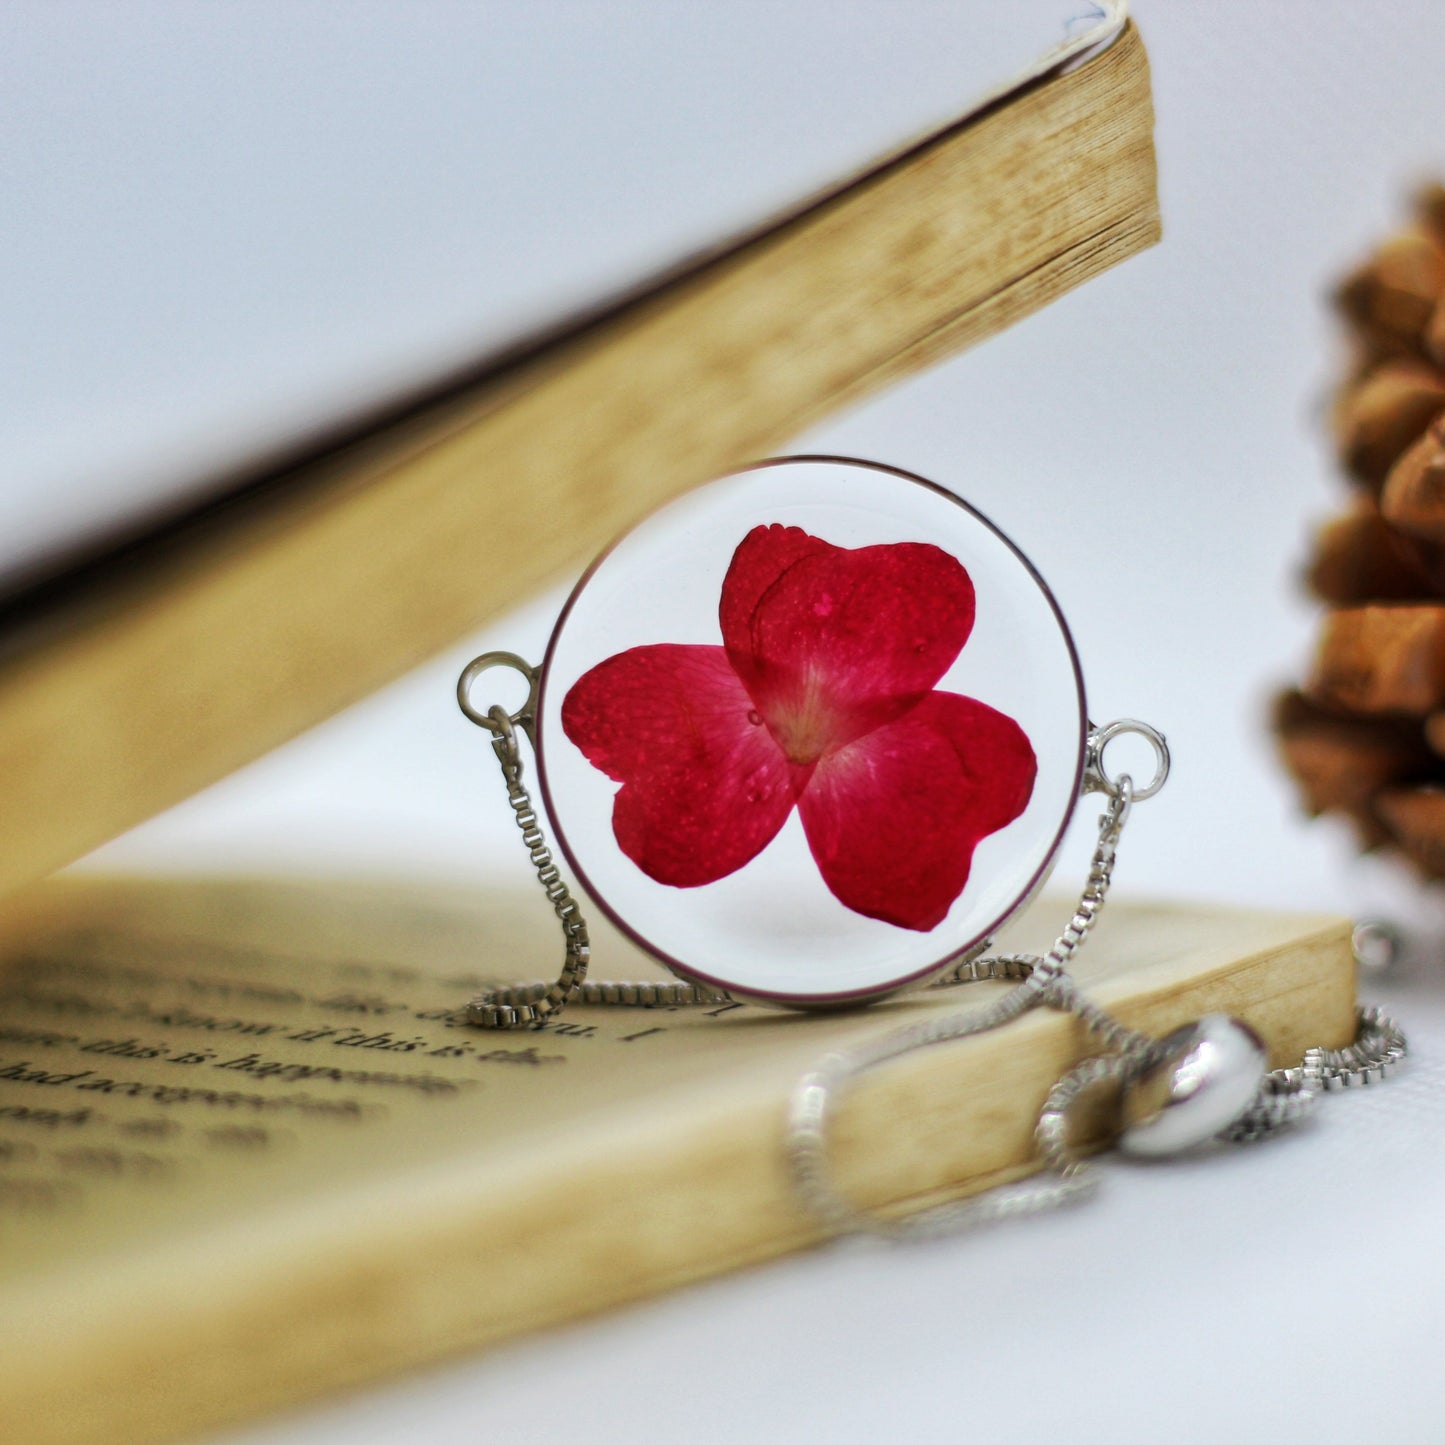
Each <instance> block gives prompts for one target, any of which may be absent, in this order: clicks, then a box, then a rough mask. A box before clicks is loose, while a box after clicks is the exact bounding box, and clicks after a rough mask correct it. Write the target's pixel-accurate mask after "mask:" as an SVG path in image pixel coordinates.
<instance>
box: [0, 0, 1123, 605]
mask: <svg viewBox="0 0 1445 1445" xmlns="http://www.w3.org/2000/svg"><path fill="white" fill-rule="evenodd" d="M1091 11H1093V12H1095V13H1094V14H1092V15H1091V13H1090V12H1091ZM1097 21H1098V14H1097V7H1094V6H1092V5H1089V4H1083V5H1070V4H1068V3H1067V0H1032V3H1031V4H1029V5H989V6H974V7H972V9H971V10H966V11H963V12H960V11H959V9H958V7H956V6H954V5H950V4H944V3H941V0H940V3H934V4H923V5H917V4H915V5H906V6H899V7H894V6H880V5H868V4H864V3H860V0H845V3H838V0H833V3H828V4H825V3H823V0H807V3H802V4H800V3H791V4H788V5H776V4H770V3H767V0H727V3H725V4H710V5H681V4H667V3H665V0H643V3H635V0H634V3H629V4H609V3H605V0H547V3H544V4H521V3H502V0H482V3H464V0H407V3H406V4H404V5H401V4H397V3H395V0H392V3H378V0H360V3H356V0H352V3H348V4H346V5H345V6H336V5H326V4H301V5H298V4H294V3H290V0H248V3H246V4H229V5H221V6H216V5H201V4H196V3H186V0H129V3H127V4H125V5H116V4H114V3H111V0H65V3H61V4H56V3H53V0H9V3H7V4H6V6H5V7H4V11H3V13H0V178H3V184H4V194H5V204H4V206H3V208H0V257H3V258H4V265H3V266H0V374H3V375H4V377H5V384H4V386H3V388H0V457H3V458H4V460H5V474H4V475H5V481H4V486H3V487H0V584H3V582H4V581H5V580H6V578H7V576H9V575H12V574H14V572H15V571H16V570H17V569H19V568H21V567H22V566H25V567H28V566H31V565H32V564H33V563H34V562H35V561H36V560H37V558H38V557H43V556H44V555H45V554H47V553H50V552H52V551H54V550H55V549H57V548H59V547H61V546H62V545H66V544H70V543H72V542H74V541H76V540H77V539H79V538H83V537H87V536H90V535H92V534H95V533H98V532H103V531H105V530H106V529H107V528H108V527H110V526H111V524H113V523H115V522H117V521H121V520H127V521H129V520H134V519H135V518H136V517H137V515H138V514H140V515H144V514H145V513H147V512H150V511H153V510H156V509H159V508H164V506H165V505H166V504H167V503H169V502H173V501H174V500H175V499H177V498H179V497H181V496H184V495H190V494H193V493H194V491H195V489H196V487H197V476H198V475H199V476H200V477H201V479H202V480H203V481H204V479H205V478H206V477H208V476H214V475H215V474H216V473H217V472H218V471H224V470H225V469H227V468H228V467H230V466H234V465H236V464H237V463H239V462H243V461H246V460H249V459H252V458H254V457H256V456H257V455H258V454H264V453H266V452H267V451H269V450H272V449H274V448H276V447H278V446H281V445H284V444H286V443H288V442H291V441H293V440H294V439H296V438H297V437H300V436H305V435H306V434H307V433H308V432H309V431H310V430H312V429H314V427H315V426H316V425H317V424H318V422H321V421H326V420H334V419H335V418H336V417H337V415H338V414H339V415H340V416H343V417H344V416H346V415H348V414H351V413H353V412H355V411H357V410H361V409H365V408H366V406H367V405H368V404H370V403H375V402H376V401H377V400H378V399H380V398H385V397H387V396H388V395H390V394H392V393H394V392H395V391H396V390H397V389H398V388H403V389H409V388H411V387H412V386H414V385H415V384H416V383H417V382H418V381H421V380H426V379H427V378H429V377H431V376H434V375H437V374H439V373H444V372H445V371H446V370H448V369H449V368H450V367H451V366H453V365H456V364H459V363H461V362H463V361H468V360H472V359H474V358H476V357H477V356H479V355H485V354H487V353H490V352H492V351H494V350H498V349H500V348H501V347H502V346H503V345H504V344H505V343H507V342H509V341H512V340H513V339H514V338H515V337H516V336H517V334H519V333H521V332H525V331H527V330H529V329H531V328H533V327H536V326H538V325H541V324H543V323H551V322H555V321H557V320H558V319H560V318H561V317H563V316H565V315H566V314H567V313H568V312H570V311H572V310H573V309H575V308H577V307H579V306H583V305H594V304H596V303H597V302H598V301H599V300H601V299H602V298H603V297H605V296H606V295H607V294H609V293H611V292H614V291H617V290H620V289H622V288H625V287H628V286H631V285H634V284H636V283H637V282H638V281H639V280H641V279H642V278H644V277H646V276H647V275H648V274H649V273H651V272H653V271H655V270H657V269H660V268H661V267H663V266H665V265H670V264H672V263H675V262H676V261H678V260H680V259H681V258H682V257H684V256H686V255H687V254H689V253H691V252H693V251H696V250H698V249H700V248H705V247H711V246H713V245H715V244H716V243H718V242H719V241H721V240H723V239H724V238H725V237H727V236H729V235H732V234H734V233H736V232H739V231H743V230H747V229H750V228H752V227H754V226H756V225H757V224H758V223H759V222H761V221H762V220H764V219H766V218H767V217H768V216H770V215H772V214H773V213H774V212H776V211H778V210H779V209H782V208H788V207H791V206H793V205H795V204H796V203H797V202H798V201H799V200H800V199H802V198H803V197H805V196H808V195H810V194H812V193H813V192H815V191H816V190H818V189H820V188H824V187H827V186H831V185H833V184H836V182H837V181H838V180H839V179H841V178H843V177H845V176H847V175H848V174H850V173H851V172H853V171H855V170H857V169H858V168H860V167H862V166H865V165H867V164H868V163H870V162H872V161H873V160H875V159H876V158H877V157H878V156H879V155H881V154H883V153H885V152H887V151H890V150H892V149H893V148H895V147H897V146H899V145H901V144H903V143H904V142H906V141H908V140H911V139H913V138H914V137H915V136H916V135H918V134H919V133H921V132H923V131H925V130H927V129H930V128H935V127H937V126H938V125H940V124H942V123H943V122H945V121H948V120H951V119H953V118H954V117H955V116H956V115H958V114H959V113H960V112H961V111H964V110H966V109H967V108H968V107H969V106H970V105H971V104H973V103H975V102H977V101H979V100H981V99H982V98H983V97H984V96H985V94H986V93H987V92H990V91H991V90H993V89H994V88H995V87H997V86H999V85H1001V84H1003V83H1005V82H1007V81H1008V80H1010V79H1011V78H1012V77H1013V76H1015V75H1016V74H1018V73H1020V72H1022V71H1023V70H1025V69H1026V68H1028V67H1029V65H1030V64H1031V63H1032V62H1033V61H1034V60H1035V59H1036V58H1037V57H1038V56H1040V55H1041V54H1042V53H1043V52H1045V51H1047V50H1049V49H1050V48H1051V47H1053V46H1054V45H1055V44H1056V43H1058V42H1060V41H1062V40H1063V39H1064V36H1065V32H1066V30H1068V31H1069V32H1070V33H1071V34H1074V35H1079V34H1081V33H1087V32H1088V31H1089V30H1091V29H1093V28H1094V27H1095V26H1096V24H1097ZM863 97H866V103H860V98H863Z"/></svg>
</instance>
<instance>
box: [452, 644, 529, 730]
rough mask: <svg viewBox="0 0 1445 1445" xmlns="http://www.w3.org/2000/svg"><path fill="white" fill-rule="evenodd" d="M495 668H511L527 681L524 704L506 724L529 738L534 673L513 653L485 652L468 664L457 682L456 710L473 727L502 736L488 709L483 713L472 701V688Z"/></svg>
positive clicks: (526, 663)
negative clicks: (519, 730) (524, 733)
mask: <svg viewBox="0 0 1445 1445" xmlns="http://www.w3.org/2000/svg"><path fill="white" fill-rule="evenodd" d="M494 667H510V668H511V669H512V670H513V671H514V672H520V673H521V674H522V676H523V677H524V678H526V679H527V700H526V702H524V703H523V704H522V706H521V707H520V708H519V709H518V710H517V711H516V712H514V713H511V714H510V715H509V716H508V721H509V722H510V723H511V725H512V726H513V727H519V728H521V729H522V730H523V731H524V732H527V733H529V734H530V732H531V728H532V724H533V721H534V719H535V718H536V715H537V669H536V668H535V667H533V666H532V665H531V663H529V662H528V661H527V660H526V659H525V658H522V657H518V656H517V654H516V653H515V652H484V653H482V655H481V656H480V657H474V658H473V659H472V660H471V661H470V662H469V663H467V665H466V666H465V667H464V668H463V669H462V675H461V676H460V677H459V678H458V679H457V706H458V707H459V708H461V710H462V712H463V714H464V715H465V716H466V718H467V719H468V721H470V722H474V723H476V725H477V726H478V727H480V728H486V730H487V731H488V732H489V733H491V734H492V736H493V737H501V736H502V735H503V730H502V729H501V728H499V727H498V726H497V723H496V721H495V719H493V718H492V717H491V716H490V713H491V709H490V708H488V709H487V710H486V711H483V710H482V709H481V708H479V707H478V706H477V705H476V704H475V703H474V702H473V701H472V684H473V683H475V682H476V680H477V679H478V678H479V677H480V676H481V675H482V674H483V673H484V672H487V671H489V670H490V669H491V668H494Z"/></svg>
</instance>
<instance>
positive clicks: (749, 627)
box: [536, 457, 1087, 1005]
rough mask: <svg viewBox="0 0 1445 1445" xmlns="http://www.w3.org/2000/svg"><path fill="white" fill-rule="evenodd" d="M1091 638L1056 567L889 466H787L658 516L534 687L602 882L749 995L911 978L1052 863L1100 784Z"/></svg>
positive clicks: (990, 926) (553, 807) (563, 623)
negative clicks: (1090, 768) (1089, 773)
mask: <svg viewBox="0 0 1445 1445" xmlns="http://www.w3.org/2000/svg"><path fill="white" fill-rule="evenodd" d="M1086 734H1087V720H1086V713H1085V705H1084V692H1083V684H1082V680H1081V678H1080V674H1079V666H1078V659H1077V657H1076V656H1075V653H1074V647H1073V643H1072V641H1071V639H1070V637H1069V633H1068V629H1067V627H1066V626H1065V625H1064V621H1063V618H1062V617H1061V616H1060V614H1059V610H1058V607H1057V605H1056V604H1055V602H1054V600H1053V598H1052V596H1050V594H1049V592H1048V589H1047V588H1046V587H1045V586H1044V584H1043V582H1042V581H1041V580H1040V579H1039V576H1038V574H1037V573H1036V572H1035V571H1034V570H1033V568H1032V567H1031V566H1030V565H1029V563H1028V561H1027V560H1026V559H1025V558H1024V556H1023V555H1022V554H1021V553H1020V552H1019V551H1018V549H1017V548H1016V547H1015V546H1014V545H1013V544H1012V543H1011V542H1010V541H1009V540H1008V539H1007V538H1006V537H1004V536H1003V534H1002V533H1000V532H999V531H998V530H997V528H995V527H994V526H992V525H991V524H990V523H989V522H988V521H986V520H985V519H984V518H983V517H981V516H980V515H979V514H978V513H977V512H975V511H974V510H973V509H972V508H971V507H969V506H967V505H966V504H965V503H963V502H961V501H960V500H959V499H958V498H957V497H955V496H953V495H952V494H950V493H949V492H946V491H944V490H943V489H941V488H940V487H937V486H934V485H933V484H932V483H930V482H926V481H924V480H923V479H922V478H921V477H915V476H911V475H909V474H908V473H906V472H901V471H898V470H896V469H894V468H891V467H883V466H876V465H873V464H871V463H866V462H858V461H849V460H844V459H841V458H834V457H796V458H785V459H782V460H779V461H772V462H765V463H763V464H761V465H759V466H756V467H751V468H748V469H746V470H744V471H741V472H738V473H735V474H734V475H732V476H728V477H724V478H722V479H720V480H719V481H716V482H712V483H710V484H709V485H707V486H705V487H702V488H699V489H698V490H697V491H694V492H692V493H690V494H688V495H686V496H684V497H682V498H680V499H678V500H677V501H675V502H672V503H671V504H669V505H668V506H666V507H664V508H662V509H661V510H660V511H658V512H656V513H654V514H653V515H652V516H651V517H649V518H648V519H647V520H645V521H644V522H642V523H641V524H640V525H639V526H638V527H636V528H635V529H634V530H633V531H631V532H629V533H628V534H627V535H626V536H625V537H623V538H622V539H621V540H620V541H619V542H618V543H617V544H616V545H615V546H614V547H612V549H611V550H610V551H608V552H607V553H605V554H604V555H603V556H602V557H601V558H600V559H599V560H598V561H597V562H596V563H595V564H594V565H593V567H592V568H591V570H590V571H589V572H588V573H587V575H586V576H585V577H584V578H583V579H582V581H581V582H580V583H579V584H578V586H577V588H576V590H575V591H574V592H573V594H572V596H571V599H570V600H569V601H568V604H567V606H566V608H565V610H564V611H563V613H562V617H561V619H560V621H559V622H558V624H557V627H556V630H555V631H554V632H553V634H552V640H551V642H550V644H549V646H548V649H547V656H546V660H545V662H544V664H543V667H542V676H541V687H540V692H539V696H538V702H537V717H536V741H537V757H538V769H539V773H540V777H541V783H542V791H543V796H544V799H545V803H546V807H547V811H548V812H549V814H550V815H551V818H552V822H553V824H554V826H555V828H556V832H557V836H558V841H559V843H560V844H561V847H562V850H563V852H564V853H565V854H566V857H567V859H568V861H569V862H570V863H571V865H572V867H573V869H574V870H575V872H576V874H577V878H578V881H579V882H580V883H581V884H582V885H583V887H585V889H586V890H587V892H588V893H589V894H591V896H592V898H593V899H594V900H595V901H596V903H597V904H598V906H599V907H600V908H602V909H603V911H604V912H605V913H606V914H607V915H608V916H609V917H610V918H611V919H612V921H613V922H614V923H616V924H617V925H618V926H619V927H620V928H621V929H622V930H623V931H624V932H625V933H627V934H628V935H629V936H630V937H631V938H633V939H634V940H635V941H636V942H637V943H639V944H640V945H641V946H642V947H643V948H645V949H647V950H648V951H649V952H650V953H652V954H654V955H656V957H658V958H659V959H661V960H662V961H663V962H664V963H665V964H667V965H668V967H669V968H671V969H672V970H673V971H674V972H675V973H677V974H679V975H681V976H683V977H685V978H688V979H693V980H697V981H700V982H704V983H710V984H713V985H716V986H718V987H720V988H725V989H727V990H728V991H730V992H731V993H734V994H736V995H739V996H742V997H750V998H755V999H764V1000H768V1001H771V1002H775V1003H787V1004H797V1005H822V1004H836V1003H845V1002H852V1001H861V1000H863V999H867V998H873V997H877V996H879V995H881V994H884V993H889V992H891V991H893V990H895V989H899V988H903V987H908V986H916V985H918V984H920V983H924V982H926V981H927V980H928V978H929V977H930V976H931V975H933V974H936V973H938V972H939V971H941V970H942V969H943V968H945V967H947V966H948V964H949V963H950V962H951V961H952V960H955V959H957V958H958V957H959V956H960V955H961V954H964V953H966V952H967V951H968V950H970V949H972V948H973V947H975V946H976V945H978V944H980V943H982V942H983V941H984V940H985V939H987V938H988V937H989V936H990V935H991V934H992V933H993V932H994V931H995V930H996V929H997V928H998V927H999V926H1000V925H1001V924H1002V923H1003V922H1004V921H1005V920H1006V919H1007V918H1008V917H1009V916H1010V915H1011V914H1012V913H1013V912H1014V911H1015V910H1016V909H1017V908H1018V907H1019V906H1020V905H1021V904H1022V903H1023V902H1025V901H1026V900H1027V899H1028V898H1029V897H1030V896H1031V894H1032V893H1033V891H1034V890H1035V889H1036V888H1037V887H1038V885H1039V884H1040V883H1041V882H1042V881H1043V878H1044V877H1045V875H1046V874H1047V872H1048V869H1049V867H1050V865H1051V863H1052V861H1053V858H1054V855H1055V853H1056V851H1057V849H1058V846H1059V843H1060V841H1061V839H1062V836H1063V832H1064V828H1065V826H1066V824H1067V823H1068V820H1069V817H1070V814H1071V813H1072V812H1073V809H1074V806H1075V804H1076V803H1077V800H1078V797H1079V789H1080V785H1081V780H1082V776H1083V769H1084V760H1085V759H1084V755H1085V739H1086Z"/></svg>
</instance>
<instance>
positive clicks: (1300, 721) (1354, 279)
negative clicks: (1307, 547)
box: [1274, 185, 1445, 878]
mask: <svg viewBox="0 0 1445 1445" xmlns="http://www.w3.org/2000/svg"><path fill="white" fill-rule="evenodd" d="M1335 301H1336V305H1337V307H1338V309H1339V312H1340V314H1341V316H1342V317H1343V318H1344V321H1345V324H1346V326H1347V327H1348V330H1349V334H1350V339H1351V342H1352V346H1353V353H1354V362H1353V365H1352V366H1351V368H1350V371H1349V374H1348V376H1347V378H1346V380H1345V382H1344V384H1343V386H1342V387H1341V389H1340V393H1339V396H1338V398H1337V400H1336V403H1335V408H1334V433H1335V441H1336V445H1337V448H1338V451H1339V456H1340V461H1341V463H1342V465H1343V467H1344V470H1345V472H1346V473H1347V474H1348V475H1349V477H1350V478H1351V479H1352V481H1353V483H1354V493H1355V495H1354V496H1353V497H1352V499H1351V502H1350V504H1349V507H1348V509H1347V510H1346V511H1345V512H1344V513H1343V514H1342V515H1341V516H1339V517H1336V518H1334V519H1333V520H1332V521H1329V522H1327V523H1326V524H1325V525H1324V526H1323V527H1321V528H1320V530H1319V532H1318V534H1317V536H1316V538H1315V545H1314V554H1313V557H1312V559H1311V562H1310V565H1309V568H1308V570H1307V574H1306V576H1307V581H1308V584H1309V587H1310V589H1311V590H1312V591H1313V592H1314V594H1315V595H1316V596H1317V597H1318V598H1319V599H1320V600H1321V601H1322V602H1324V603H1326V604H1328V606H1329V611H1328V612H1327V613H1326V615H1325V618H1324V622H1323V624H1322V626H1321V628H1320V636H1319V642H1318V646H1317V648H1316V652H1315V658H1314V662H1313V665H1312V667H1311V669H1310V672H1309V674H1308V677H1307V678H1306V681H1305V683H1304V685H1303V687H1302V688H1300V689H1298V690H1291V691H1289V692H1287V693H1285V694H1283V695H1282V696H1281V697H1280V698H1279V699H1278V701H1277V703H1276V707H1275V716H1274V728H1275V734H1276V736H1277V738H1278V739H1279V744H1280V751H1281V753H1282V755H1283V757H1284V761H1285V764H1286V766H1287V767H1288V768H1289V770H1290V772H1291V773H1293V774H1294V776H1295V779H1296V781H1297V783H1298V784H1299V787H1300V791H1301V793H1302V795H1303V798H1304V802H1305V805H1306V807H1307V808H1308V809H1309V810H1310V812H1311V813H1335V814H1339V815H1342V816H1344V817H1346V818H1349V819H1350V820H1351V821H1352V822H1353V824H1354V825H1355V829H1356V831H1357V833H1358V835H1359V839H1360V845H1361V847H1362V848H1366V849H1371V848H1388V849H1391V850H1394V851H1396V852H1399V853H1401V854H1403V855H1404V856H1405V857H1407V858H1409V859H1410V860H1411V861H1412V862H1413V863H1414V864H1415V866H1416V867H1417V868H1418V869H1419V870H1420V871H1421V872H1422V873H1423V874H1425V875H1426V876H1427V877H1431V878H1445V186H1439V185H1436V186H1430V187H1428V188H1427V189H1426V190H1424V191H1423V192H1422V193H1421V194H1420V195H1419V196H1418V197H1417V200H1416V205H1415V219H1414V221H1413V223H1412V224H1411V225H1409V226H1407V227H1406V228H1405V229H1404V230H1402V231H1401V232H1400V233H1399V234H1398V235H1395V236H1392V237H1391V238H1390V239H1389V240H1387V241H1386V242H1385V243H1384V244H1383V245H1382V246H1381V247H1380V248H1379V250H1378V251H1376V253H1375V254H1374V255H1373V256H1372V257H1371V258H1370V259H1369V260H1368V261H1367V262H1366V263H1365V264H1364V265H1363V266H1361V267H1360V268H1359V269H1358V270H1357V271H1355V272H1354V273H1353V274H1352V275H1350V276H1348V277H1347V278H1346V279H1345V280H1344V282H1343V283H1342V284H1341V285H1340V287H1339V289H1338V291H1337V292H1336V296H1335Z"/></svg>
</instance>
